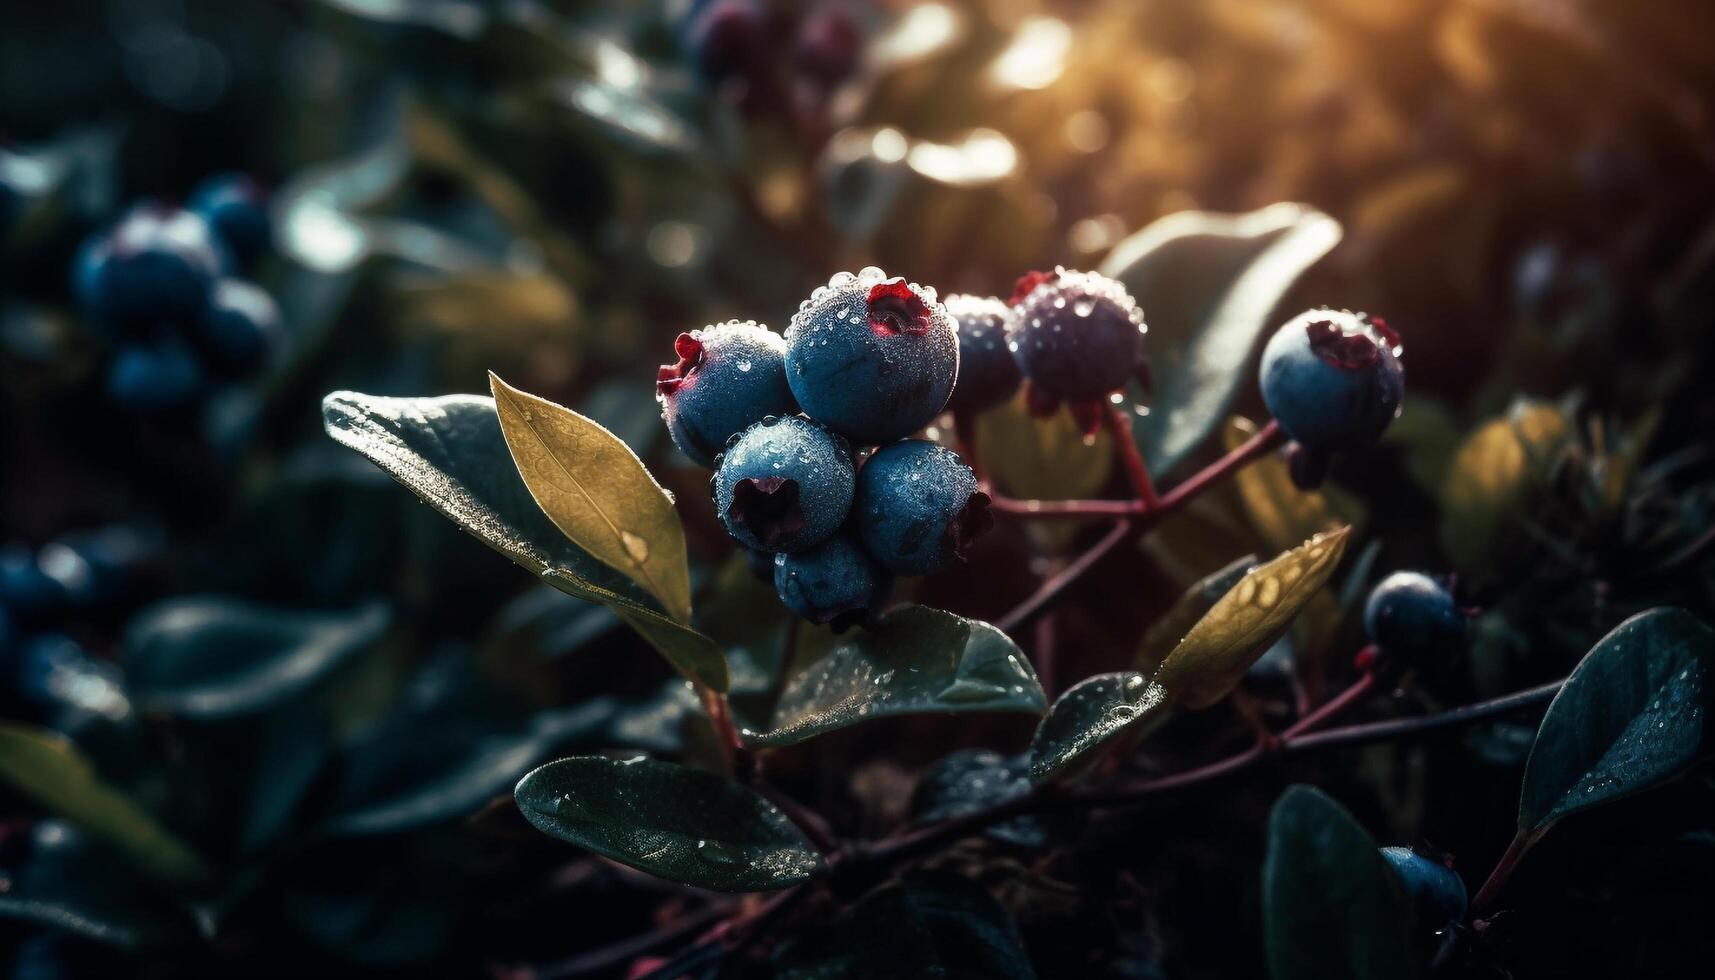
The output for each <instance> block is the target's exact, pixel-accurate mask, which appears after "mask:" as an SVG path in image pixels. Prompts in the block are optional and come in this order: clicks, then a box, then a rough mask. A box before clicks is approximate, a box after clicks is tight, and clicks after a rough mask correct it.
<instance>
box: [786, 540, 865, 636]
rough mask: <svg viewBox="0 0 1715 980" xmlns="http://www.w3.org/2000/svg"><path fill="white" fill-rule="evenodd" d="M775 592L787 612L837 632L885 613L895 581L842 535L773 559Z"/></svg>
mask: <svg viewBox="0 0 1715 980" xmlns="http://www.w3.org/2000/svg"><path fill="white" fill-rule="evenodd" d="M774 590H775V591H776V592H778V593H780V601H781V602H784V603H785V604H786V608H788V609H790V610H792V611H793V612H795V613H797V614H798V615H800V616H802V617H804V618H805V619H807V620H809V621H810V622H812V623H829V624H831V625H832V626H833V627H834V630H835V631H836V632H839V631H843V630H844V629H846V628H847V627H849V626H853V625H857V624H860V623H863V622H865V621H866V620H868V619H869V618H870V617H871V616H872V615H874V614H875V613H876V612H877V611H879V610H880V609H881V606H882V604H883V603H885V602H886V601H887V596H888V594H889V593H891V592H892V591H893V576H892V575H891V574H889V573H888V571H887V569H885V568H883V567H881V565H880V564H878V563H877V562H876V560H875V559H874V558H871V557H870V556H869V554H868V553H867V552H865V551H864V549H863V547H862V546H861V545H859V544H858V542H857V539H856V538H855V537H853V536H852V534H851V532H850V531H845V530H842V531H840V532H839V533H838V534H835V535H834V536H833V537H831V538H829V539H828V540H826V541H824V542H822V543H821V544H819V545H817V546H816V547H814V548H811V549H810V550H808V551H800V552H797V553H795V554H790V555H775V556H774Z"/></svg>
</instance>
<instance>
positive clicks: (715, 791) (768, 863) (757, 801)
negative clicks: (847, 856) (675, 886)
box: [513, 756, 822, 892]
mask: <svg viewBox="0 0 1715 980" xmlns="http://www.w3.org/2000/svg"><path fill="white" fill-rule="evenodd" d="M513 795H514V797H515V798H516V799H517V801H518V808H519V809H520V810H522V811H523V813H524V817H525V819H527V820H529V821H530V823H531V824H532V825H533V826H535V827H536V829H538V830H540V831H542V832H543V833H545V834H549V835H551V836H553V837H558V838H559V839H561V840H563V841H568V842H570V843H573V844H576V845H578V846H579V847H583V848H586V849H588V850H591V851H594V852H595V853H597V854H600V855H603V856H605V857H609V858H612V859H613V860H615V861H619V862H620V863H622V864H627V865H630V866H631V867H634V868H637V869H639V870H642V871H647V872H649V873H650V874H653V875H658V876H660V877H662V878H666V879H668V880H670V881H677V882H682V883H684V884H687V885H695V886H697V887H699V888H712V889H715V890H717V891H733V892H747V891H773V890H776V889H780V888H786V887H789V886H791V885H794V884H797V883H798V882H800V881H803V880H804V879H806V878H808V877H809V876H810V874H811V873H813V872H814V871H815V870H816V869H817V868H819V867H820V866H821V863H822V861H821V858H820V857H819V856H818V855H817V854H816V851H815V849H814V848H812V847H811V846H810V843H809V842H808V841H807V840H805V839H804V835H803V834H802V833H800V832H799V831H798V829H797V828H796V827H794V826H793V825H792V823H791V821H789V820H787V819H786V817H785V815H784V814H782V813H781V812H780V811H779V810H777V809H775V808H774V805H773V804H771V803H769V802H768V801H767V800H765V799H763V798H762V797H761V796H759V795H758V794H756V793H755V792H753V791H751V790H749V789H746V788H745V787H743V786H740V785H738V784H737V783H735V782H732V781H731V780H728V779H724V778H722V777H720V776H716V775H714V774H713V773H709V772H704V771H703V770H700V769H689V768H686V767H684V766H677V765H673V764H672V763H667V762H658V761H656V760H653V759H649V758H645V757H637V758H634V759H626V760H619V759H610V758H603V757H597V756H583V757H577V758H571V759H561V760H559V761H557V762H550V763H548V764H547V765H545V766H543V767H541V768H540V769H537V770H535V771H534V772H531V773H530V774H528V775H526V776H525V777H524V778H523V779H522V780H520V781H519V783H518V788H517V789H516V790H515V791H514V794H513Z"/></svg>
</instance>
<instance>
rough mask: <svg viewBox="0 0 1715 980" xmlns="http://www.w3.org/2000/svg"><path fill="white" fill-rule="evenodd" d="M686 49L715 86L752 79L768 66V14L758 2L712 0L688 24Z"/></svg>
mask: <svg viewBox="0 0 1715 980" xmlns="http://www.w3.org/2000/svg"><path fill="white" fill-rule="evenodd" d="M685 47H686V48H687V49H688V54H689V55H690V57H691V60H692V62H693V63H695V65H696V67H697V72H698V73H699V74H701V75H702V76H703V78H704V80H706V81H708V82H709V83H711V84H713V85H721V84H723V83H725V82H729V81H740V80H744V81H749V80H752V79H753V78H754V77H755V76H757V74H758V73H759V72H761V71H762V70H763V69H764V68H765V67H766V65H767V63H768V57H769V23H768V12H767V11H766V10H764V9H763V6H762V4H761V3H758V2H757V0H710V2H708V3H704V4H703V5H702V9H700V10H698V11H696V12H695V13H693V14H692V15H691V16H690V18H689V19H688V21H687V22H686V30H685Z"/></svg>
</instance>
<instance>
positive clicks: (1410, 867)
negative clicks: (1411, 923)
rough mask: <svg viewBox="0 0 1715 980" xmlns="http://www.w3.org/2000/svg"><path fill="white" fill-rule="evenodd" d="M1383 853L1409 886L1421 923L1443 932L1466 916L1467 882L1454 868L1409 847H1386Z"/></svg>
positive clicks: (1409, 894) (1405, 884) (1406, 888)
mask: <svg viewBox="0 0 1715 980" xmlns="http://www.w3.org/2000/svg"><path fill="white" fill-rule="evenodd" d="M1381 852H1382V857H1383V858H1385V859H1386V860H1387V863H1388V864H1389V865H1390V866H1391V867H1392V868H1393V870H1394V872H1395V873H1396V874H1398V875H1399V880H1400V883H1401V884H1403V885H1404V886H1405V893H1406V895H1407V896H1409V897H1410V898H1411V902H1412V905H1413V906H1415V907H1416V909H1417V917H1418V922H1419V923H1421V924H1422V925H1423V926H1425V927H1427V928H1429V929H1431V930H1436V931H1439V930H1440V929H1441V928H1442V927H1443V926H1445V925H1447V923H1449V922H1454V921H1457V920H1458V919H1460V918H1462V917H1463V916H1464V915H1465V901H1466V896H1465V882H1464V881H1462V880H1460V878H1459V876H1458V874H1456V873H1454V871H1453V869H1452V868H1449V867H1447V866H1446V865H1443V864H1441V863H1440V862H1437V861H1431V860H1430V859H1429V858H1426V857H1424V856H1423V855H1421V854H1418V853H1417V852H1415V851H1413V850H1412V849H1411V848H1409V847H1384V848H1382V849H1381Z"/></svg>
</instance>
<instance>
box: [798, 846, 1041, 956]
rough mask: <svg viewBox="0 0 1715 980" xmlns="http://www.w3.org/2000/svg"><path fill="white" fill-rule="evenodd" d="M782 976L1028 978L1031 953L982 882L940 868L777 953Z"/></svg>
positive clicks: (878, 893) (874, 897)
mask: <svg viewBox="0 0 1715 980" xmlns="http://www.w3.org/2000/svg"><path fill="white" fill-rule="evenodd" d="M778 962H779V967H780V972H779V974H778V975H779V976H780V978H781V980H871V978H876V977H899V978H905V977H925V978H926V977H946V978H960V980H976V978H979V977H980V978H983V980H1032V978H1034V977H1035V976H1036V973H1035V971H1034V970H1033V969H1032V968H1031V965H1030V954H1029V953H1027V952H1026V951H1025V949H1024V943H1023V941H1022V940H1021V939H1020V938H1019V935H1018V930H1017V928H1016V927H1015V926H1014V925H1013V924H1012V920H1011V919H1009V918H1008V917H1007V914H1006V910H1005V909H1004V908H1002V907H1001V905H1000V903H998V902H996V901H995V900H994V898H993V897H992V896H990V895H989V893H988V891H987V890H985V889H984V888H983V887H982V886H981V885H979V884H977V883H976V882H974V881H971V880H970V879H968V878H964V877H961V876H958V875H954V874H949V873H945V872H925V873H918V874H913V875H910V876H908V877H906V878H905V879H903V880H902V881H898V882H895V883H893V884H890V885H887V886H885V887H882V888H878V889H876V890H875V891H873V892H871V893H870V894H868V895H866V896H864V898H863V899H862V900H861V901H859V902H858V903H857V904H856V905H853V906H852V907H851V908H850V909H849V910H847V911H846V912H845V913H844V914H842V915H841V916H840V917H839V918H838V919H836V920H835V921H834V922H833V924H832V925H830V926H828V927H827V928H826V929H823V930H817V931H812V932H809V933H806V934H804V935H802V936H800V937H799V938H798V939H796V940H794V941H793V942H792V943H791V944H790V945H789V946H787V947H785V948H784V949H782V951H781V953H780V955H779V957H778Z"/></svg>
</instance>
